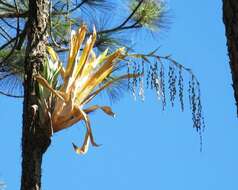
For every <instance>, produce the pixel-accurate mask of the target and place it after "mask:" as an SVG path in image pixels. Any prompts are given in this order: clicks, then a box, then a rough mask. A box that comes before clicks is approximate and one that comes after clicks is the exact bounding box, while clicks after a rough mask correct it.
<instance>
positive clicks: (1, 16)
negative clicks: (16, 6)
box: [0, 11, 28, 18]
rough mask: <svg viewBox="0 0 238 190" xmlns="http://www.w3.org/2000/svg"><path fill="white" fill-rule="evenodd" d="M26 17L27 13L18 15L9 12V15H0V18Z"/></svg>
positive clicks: (17, 13)
mask: <svg viewBox="0 0 238 190" xmlns="http://www.w3.org/2000/svg"><path fill="white" fill-rule="evenodd" d="M27 16H28V11H26V12H23V13H19V12H9V13H0V18H26V17H27Z"/></svg>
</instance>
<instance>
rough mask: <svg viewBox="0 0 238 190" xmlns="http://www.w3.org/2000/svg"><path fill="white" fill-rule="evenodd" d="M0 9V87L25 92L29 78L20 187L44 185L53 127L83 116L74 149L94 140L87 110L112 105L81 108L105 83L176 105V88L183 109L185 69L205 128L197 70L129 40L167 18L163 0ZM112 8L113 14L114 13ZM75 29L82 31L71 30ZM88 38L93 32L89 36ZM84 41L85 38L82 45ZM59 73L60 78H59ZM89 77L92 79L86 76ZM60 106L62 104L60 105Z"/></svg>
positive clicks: (116, 90) (46, 1) (14, 4)
mask: <svg viewBox="0 0 238 190" xmlns="http://www.w3.org/2000/svg"><path fill="white" fill-rule="evenodd" d="M120 3H124V4H123V6H124V5H126V6H127V12H128V15H127V16H126V17H121V16H120V15H117V14H115V12H113V13H110V12H109V10H110V11H111V10H113V9H116V8H117V9H118V8H122V7H123V6H120V5H121V4H120ZM0 10H1V13H0V19H1V21H0V22H1V25H0V30H1V32H0V35H1V41H0V42H1V43H2V44H1V47H0V58H1V62H0V79H1V80H0V89H1V91H0V93H1V94H3V95H7V96H11V97H16V98H17V97H18V98H20V97H23V93H22V92H21V87H22V85H21V83H22V82H23V81H24V109H23V134H22V158H23V161H22V181H21V182H22V183H21V190H26V189H27V190H28V189H32V190H33V189H35V190H37V189H40V188H41V163H42V158H43V155H44V153H45V151H47V148H48V147H49V146H50V141H51V136H52V134H54V133H55V132H57V131H59V130H62V129H64V128H67V127H70V126H72V124H74V123H76V122H77V121H81V120H82V121H84V122H85V126H86V128H87V133H86V135H85V141H84V143H83V146H82V147H77V146H76V145H74V148H75V151H76V153H79V154H84V153H86V151H87V149H88V144H89V142H91V144H92V145H94V146H97V144H96V142H95V141H94V139H93V134H92V132H91V126H90V122H89V118H88V114H89V113H91V112H92V111H95V110H97V109H101V110H103V111H104V112H105V113H106V114H108V115H110V116H113V115H114V113H113V112H112V109H111V108H110V107H108V106H98V105H96V106H92V107H89V108H84V109H83V108H82V105H85V104H86V103H87V102H89V101H91V100H92V99H93V98H94V96H96V95H97V94H98V93H99V92H101V91H104V90H107V92H108V94H109V97H110V98H111V99H112V100H114V99H115V98H117V97H118V95H120V94H121V93H122V92H121V89H126V90H128V91H129V92H131V93H132V94H133V95H134V97H135V98H136V97H137V94H138V95H139V97H141V98H142V99H144V90H145V89H144V86H145V87H147V88H150V89H152V90H154V91H155V92H156V94H157V96H158V98H160V99H161V101H162V107H163V109H164V108H165V106H166V105H167V104H168V103H167V102H168V101H167V99H169V101H170V102H171V105H172V106H173V105H174V103H175V97H176V96H178V97H179V102H180V105H181V110H182V111H183V110H184V86H185V84H184V81H185V80H184V77H183V76H184V73H187V74H188V76H189V77H190V79H189V80H188V97H189V98H188V99H189V103H190V108H191V112H192V120H193V124H194V128H195V129H197V130H198V131H199V134H200V135H201V130H202V128H203V126H204V123H203V116H202V106H201V100H200V88H199V82H198V80H197V79H196V77H195V75H194V74H193V73H192V71H191V70H190V69H188V68H186V67H185V66H183V65H181V64H179V63H178V62H176V61H175V60H173V59H172V58H171V56H160V55H158V54H157V50H150V51H148V52H147V53H146V54H142V53H137V52H136V51H135V50H134V49H133V48H132V43H130V40H129V39H130V36H131V34H133V33H135V32H141V33H140V35H144V32H147V34H148V32H152V33H153V32H157V31H159V30H161V29H163V28H164V27H166V26H167V25H166V24H167V22H168V20H167V17H166V13H167V8H166V3H165V2H164V1H162V0H161V1H157V0H140V1H139V0H132V1H118V2H114V3H113V2H111V1H106V0H82V1H81V2H78V1H68V0H59V1H54V0H51V1H50V0H34V1H29V2H28V1H26V0H21V1H19V2H18V1H15V0H14V1H5V0H1V1H0ZM103 12H105V14H103ZM112 15H115V17H114V18H115V19H114V20H110V19H109V18H112ZM86 26H87V27H86ZM93 26H95V27H93ZM78 28H80V29H78ZM86 28H87V29H86ZM73 29H75V30H77V32H75V33H73V34H71V37H70V32H71V30H73ZM125 34H126V36H125ZM84 38H85V39H88V40H87V42H86V43H85V42H84ZM69 44H71V45H70V46H69ZM79 44H83V45H82V47H81V48H80V47H79ZM121 47H124V49H122V48H121ZM68 51H69V52H71V53H70V54H69V60H68V64H67V66H66V68H65V69H64V67H63V64H62V61H60V58H59V57H61V55H62V54H63V55H64V54H65V53H66V52H68ZM57 54H58V55H57ZM97 54H99V57H97V56H96V55H97ZM77 60H79V63H78V64H77V63H76V62H77ZM98 60H99V61H98ZM86 63H87V64H86ZM99 63H100V64H99ZM165 67H167V68H168V73H165ZM94 68H97V69H98V70H93V69H94ZM123 73H124V74H123ZM120 74H123V75H120ZM59 75H60V76H61V77H62V78H63V84H62V83H61V84H60V85H59V84H58V83H60V82H59V81H58V76H59ZM167 75H168V77H167ZM84 77H87V79H86V80H85V81H84V83H83V82H81V81H83V80H84V79H85V78H84ZM71 79H73V83H70V80H71ZM166 79H168V82H166ZM125 84H126V85H125ZM166 86H168V87H166ZM88 87H90V88H89V89H90V90H87V89H88ZM109 87H110V88H109ZM167 88H168V89H167ZM68 89H69V90H68ZM167 90H168V92H167ZM76 95H77V96H76ZM167 96H168V97H167ZM78 97H80V98H78ZM57 106H58V107H60V108H62V109H61V111H59V112H57V111H55V110H58V109H56V107H57Z"/></svg>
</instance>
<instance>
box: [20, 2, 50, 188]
mask: <svg viewBox="0 0 238 190" xmlns="http://www.w3.org/2000/svg"><path fill="white" fill-rule="evenodd" d="M48 8H49V0H29V22H28V24H29V25H28V28H27V38H28V39H27V40H28V43H27V49H26V60H25V80H24V103H23V133H22V177H21V190H40V189H41V164H42V158H43V154H44V153H45V151H46V150H47V148H48V147H49V145H50V135H49V132H48V131H49V127H48V126H47V125H44V126H41V125H40V122H39V115H38V102H37V97H36V92H35V80H34V78H33V75H34V74H36V73H38V72H39V69H40V66H41V65H42V63H43V61H44V59H45V44H46V41H47V23H48V17H49V10H48Z"/></svg>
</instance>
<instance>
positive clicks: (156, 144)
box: [0, 0, 238, 190]
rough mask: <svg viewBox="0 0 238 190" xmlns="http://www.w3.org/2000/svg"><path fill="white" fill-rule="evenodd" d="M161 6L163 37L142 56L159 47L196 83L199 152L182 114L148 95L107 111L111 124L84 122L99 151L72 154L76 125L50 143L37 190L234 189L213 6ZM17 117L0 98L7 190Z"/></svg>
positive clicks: (16, 172)
mask: <svg viewBox="0 0 238 190" xmlns="http://www.w3.org/2000/svg"><path fill="white" fill-rule="evenodd" d="M169 6H170V9H171V13H172V15H173V18H172V19H171V20H172V22H173V24H172V25H171V29H170V30H169V31H168V32H162V33H159V34H158V35H161V40H160V41H159V42H156V41H153V42H149V43H148V44H150V46H148V47H145V49H144V50H145V51H146V50H151V49H152V48H153V47H158V45H162V48H161V53H160V54H168V53H169V54H170V53H171V54H172V55H173V57H174V58H175V59H176V60H177V61H179V62H180V63H182V64H184V65H185V66H187V67H190V68H192V69H193V71H194V73H195V74H196V76H197V77H198V79H199V81H200V82H201V90H202V101H203V108H204V114H205V117H206V130H205V132H204V134H203V152H200V143H199V135H198V134H197V133H196V131H195V130H194V129H193V128H192V121H191V113H190V111H189V109H188V108H187V109H186V110H185V112H184V113H181V112H180V111H179V107H178V106H176V107H175V108H174V109H171V108H170V107H167V108H166V111H165V112H162V111H161V106H160V102H158V101H157V98H156V96H155V95H153V94H152V93H150V92H147V94H146V101H145V102H144V103H142V102H141V101H136V102H135V101H133V98H132V97H131V96H125V97H124V98H123V99H122V100H121V101H120V102H119V103H117V104H114V105H113V110H114V111H115V112H116V113H117V117H116V118H115V119H113V118H110V117H107V116H105V115H104V114H103V113H101V112H98V113H97V114H94V115H92V119H91V120H92V126H93V130H94V134H95V138H96V140H97V142H99V143H101V144H103V146H101V147H100V148H94V147H90V149H89V152H88V154H86V155H85V156H79V155H76V154H75V153H74V151H73V149H72V147H71V142H75V143H77V144H78V145H79V144H80V143H81V142H82V137H83V129H82V128H83V127H82V126H83V125H82V124H78V125H76V126H75V127H73V128H72V129H68V130H65V131H63V132H60V133H58V134H56V135H55V136H54V137H53V139H52V145H51V147H50V148H49V150H48V152H47V153H46V155H45V158H44V163H43V179H42V183H43V189H44V190H50V189H71V190H73V189H84V190H93V189H100V190H111V189H114V190H119V189H120V190H121V189H137V190H144V189H151V190H157V189H161V190H174V189H177V190H190V189H192V190H211V189H216V190H224V189H227V190H237V189H238V181H237V177H238V164H237V162H238V149H237V147H238V122H237V118H236V108H235V104H234V98H233V91H232V87H231V75H230V68H229V64H228V57H227V50H226V40H225V35H224V26H223V23H222V12H221V10H222V7H221V1H220V0H212V1H205V0H201V1H190V0H179V1H170V2H169ZM143 47H144V46H143ZM104 102H105V101H104ZM101 104H103V103H101ZM21 112H22V102H21V101H19V100H14V99H9V98H5V97H1V98H0V115H1V127H0V150H1V153H0V154H1V156H0V179H2V180H4V181H5V182H6V184H7V189H9V190H13V189H19V186H20V176H21V175H20V164H21V153H20V148H21V145H20V140H21V120H22V113H21Z"/></svg>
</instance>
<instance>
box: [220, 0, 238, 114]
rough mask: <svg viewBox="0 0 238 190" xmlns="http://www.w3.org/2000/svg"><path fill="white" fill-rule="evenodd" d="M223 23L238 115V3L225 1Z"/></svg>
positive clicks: (229, 0) (234, 0)
mask: <svg viewBox="0 0 238 190" xmlns="http://www.w3.org/2000/svg"><path fill="white" fill-rule="evenodd" d="M223 22H224V25H225V30H226V37H227V48H228V55H229V58H230V68H231V74H232V81H233V85H232V86H233V89H234V97H235V101H236V108H237V115H238V1H237V0H223Z"/></svg>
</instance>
